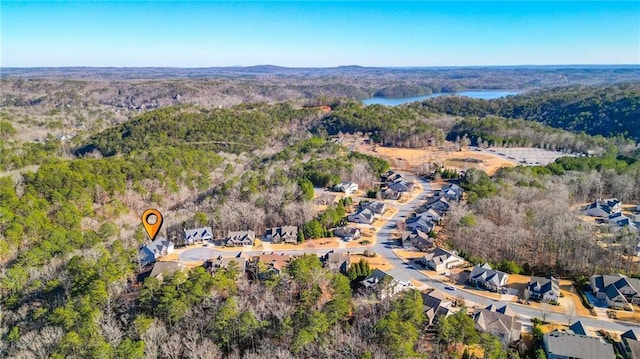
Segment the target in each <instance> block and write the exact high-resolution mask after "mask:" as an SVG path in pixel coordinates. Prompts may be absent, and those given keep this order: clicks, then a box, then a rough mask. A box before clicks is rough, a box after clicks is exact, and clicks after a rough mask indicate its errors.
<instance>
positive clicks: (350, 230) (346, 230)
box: [333, 227, 360, 238]
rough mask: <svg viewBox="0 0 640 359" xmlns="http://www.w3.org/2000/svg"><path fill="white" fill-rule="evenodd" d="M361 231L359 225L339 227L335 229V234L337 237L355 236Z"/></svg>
mask: <svg viewBox="0 0 640 359" xmlns="http://www.w3.org/2000/svg"><path fill="white" fill-rule="evenodd" d="M358 233H360V228H357V227H337V228H335V229H334V230H333V235H335V236H336V237H342V238H345V237H354V236H356V235H358Z"/></svg>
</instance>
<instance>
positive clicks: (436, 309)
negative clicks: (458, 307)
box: [421, 289, 455, 325]
mask: <svg viewBox="0 0 640 359" xmlns="http://www.w3.org/2000/svg"><path fill="white" fill-rule="evenodd" d="M421 294H422V308H423V309H424V312H425V314H426V315H427V319H428V320H429V325H431V324H434V322H435V321H436V319H437V318H438V317H447V316H449V315H451V314H453V313H454V308H455V307H454V305H453V301H452V300H451V299H450V298H449V296H448V295H447V293H445V292H443V291H441V290H438V289H433V290H432V291H430V292H426V293H425V292H423V293H421Z"/></svg>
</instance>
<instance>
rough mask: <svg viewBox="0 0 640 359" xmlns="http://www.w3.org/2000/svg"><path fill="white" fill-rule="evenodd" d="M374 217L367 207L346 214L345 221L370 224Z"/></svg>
mask: <svg viewBox="0 0 640 359" xmlns="http://www.w3.org/2000/svg"><path fill="white" fill-rule="evenodd" d="M374 218H375V214H374V213H373V212H372V211H371V210H370V209H368V208H365V209H361V210H359V211H358V212H356V213H354V214H352V215H349V216H347V221H349V222H354V223H362V224H371V223H373V220H374Z"/></svg>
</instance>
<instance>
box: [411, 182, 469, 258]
mask: <svg viewBox="0 0 640 359" xmlns="http://www.w3.org/2000/svg"><path fill="white" fill-rule="evenodd" d="M463 193H464V191H463V189H462V188H460V186H458V185H456V184H453V183H448V184H446V185H444V186H443V187H442V189H441V190H439V191H437V192H436V193H435V195H434V196H433V197H430V198H429V199H427V201H426V202H424V203H423V204H422V205H420V207H418V208H416V210H415V215H413V216H412V217H409V218H407V219H406V220H405V223H404V229H405V233H404V234H403V236H402V238H401V242H402V246H403V247H413V248H416V249H418V250H420V251H422V252H425V251H427V250H429V249H430V248H432V247H433V241H430V240H427V239H426V238H425V237H424V234H425V233H429V232H431V231H433V230H434V228H435V226H436V224H440V223H441V221H442V219H443V218H444V216H445V215H446V214H447V212H448V211H449V207H450V205H449V202H450V201H452V200H454V201H458V200H460V199H462V196H463Z"/></svg>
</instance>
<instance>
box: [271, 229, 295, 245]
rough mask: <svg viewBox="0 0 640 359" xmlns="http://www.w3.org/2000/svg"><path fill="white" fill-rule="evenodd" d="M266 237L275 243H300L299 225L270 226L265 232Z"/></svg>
mask: <svg viewBox="0 0 640 359" xmlns="http://www.w3.org/2000/svg"><path fill="white" fill-rule="evenodd" d="M265 239H266V240H267V241H271V242H273V243H282V242H284V243H292V244H296V243H298V227H297V226H282V227H274V228H268V229H267V232H266V233H265Z"/></svg>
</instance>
